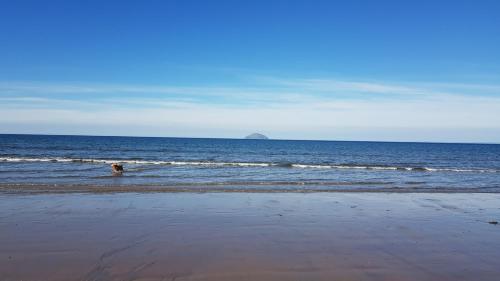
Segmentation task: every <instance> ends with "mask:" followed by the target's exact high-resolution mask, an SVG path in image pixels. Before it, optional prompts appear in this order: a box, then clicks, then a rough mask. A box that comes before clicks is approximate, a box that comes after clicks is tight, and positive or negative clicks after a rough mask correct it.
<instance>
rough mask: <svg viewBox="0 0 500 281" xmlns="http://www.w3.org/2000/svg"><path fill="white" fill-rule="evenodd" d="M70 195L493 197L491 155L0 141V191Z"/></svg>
mask: <svg viewBox="0 0 500 281" xmlns="http://www.w3.org/2000/svg"><path fill="white" fill-rule="evenodd" d="M112 163H119V164H122V165H123V167H124V172H123V174H121V175H120V174H113V173H112V171H111V167H110V165H111V164H112ZM74 185H84V186H94V187H96V188H103V189H106V188H107V187H110V186H141V187H144V188H148V187H149V186H151V187H153V186H155V187H158V186H160V187H161V186H164V187H173V188H175V187H182V188H190V187H192V188H196V189H197V190H207V191H210V190H228V191H231V190H236V189H237V190H239V191H245V190H249V191H255V190H261V191H278V192H279V191H339V190H341V191H343V190H344V191H403V192H404V191H410V192H412V191H429V192H431V191H437V192H439V191H443V192H453V191H459V192H500V145H498V144H458V143H411V142H362V141H311V140H250V139H213V138H164V137H107V136H55V135H13V134H3V135H0V186H62V187H64V186H68V187H70V186H74Z"/></svg>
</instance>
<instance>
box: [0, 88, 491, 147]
mask: <svg viewBox="0 0 500 281" xmlns="http://www.w3.org/2000/svg"><path fill="white" fill-rule="evenodd" d="M494 87H495V86H494V85H484V86H481V85H463V84H432V83H428V84H421V85H411V84H404V85H403V84H395V83H385V82H376V83H373V82H352V81H338V80H329V79H288V80H287V79H274V80H273V81H272V83H271V80H269V79H268V80H266V81H263V82H262V85H261V86H259V85H255V86H254V87H251V88H247V87H202V86H196V87H179V86H176V87H169V86H166V87H159V86H135V85H80V84H65V83H61V84H58V83H50V84H48V83H35V82H23V83H21V82H16V83H9V82H2V83H0V103H1V104H2V106H1V107H0V132H4V133H8V132H25V131H24V130H27V131H30V130H31V132H33V133H37V132H38V133H44V132H54V131H56V132H57V133H64V132H67V133H77V132H75V131H74V130H78V128H80V130H82V133H92V130H93V129H92V128H96V129H95V131H94V132H97V133H98V132H101V131H104V132H108V133H106V134H121V133H120V132H123V131H125V132H140V133H141V134H143V135H144V134H146V135H167V136H168V135H170V136H174V135H184V136H220V137H227V136H235V137H237V136H239V135H240V134H242V133H243V132H250V131H263V132H268V133H269V134H271V135H273V136H275V137H279V136H282V137H287V138H302V139H304V138H322V139H336V138H337V139H338V138H343V139H350V138H351V139H352V138H355V137H360V136H364V139H377V137H380V138H382V139H385V140H391V139H392V140H436V141H439V140H454V141H464V140H467V141H491V142H499V141H500V136H498V137H494V136H495V134H494V133H492V132H497V131H500V114H498V112H500V96H499V95H492V94H491V89H495V88H494ZM470 90H473V92H474V94H470ZM482 91H484V92H482ZM54 93H56V94H58V95H53V94H54ZM89 93H95V94H103V95H92V96H87V95H88V94H89ZM116 93H118V94H116ZM120 93H130V95H127V96H126V97H121V96H120ZM148 93H157V94H158V93H159V94H160V95H149V94H148ZM350 93H353V94H357V93H359V94H368V97H367V96H357V95H354V96H352V97H351V96H349V94H350ZM108 94H109V95H108ZM75 96H76V97H75ZM40 128H45V129H43V131H36V130H40ZM57 128H60V130H63V132H60V131H58V130H57ZM124 128H133V130H132V129H131V130H126V129H124ZM16 130H17V131H16ZM403 131H405V132H406V135H405V134H403V133H401V132H403ZM419 131H420V132H423V133H422V134H424V135H422V136H420V135H418V134H417V133H414V134H411V132H419ZM207 132H209V133H210V134H209V135H207ZM363 132H367V133H366V134H368V132H369V133H370V134H371V135H366V134H363ZM391 132H394V133H391ZM397 132H399V133H397ZM409 132H410V133H409ZM391 135H392V137H391ZM370 136H371V137H370ZM405 136H408V137H409V138H410V139H404V138H405ZM492 136H493V137H492ZM419 137H420V139H418V138H419Z"/></svg>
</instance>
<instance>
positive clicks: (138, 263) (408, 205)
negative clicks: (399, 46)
mask: <svg viewBox="0 0 500 281" xmlns="http://www.w3.org/2000/svg"><path fill="white" fill-rule="evenodd" d="M499 202H500V194H493V193H453V194H452V193H410V192H407V193H387V192H376V193H365V192H349V193H346V192H329V193H324V192H312V193H280V192H274V193H272V192H271V193H263V192H203V193H197V192H147V193H145V192H118V193H113V192H111V193H93V192H86V193H80V192H77V191H75V192H67V193H64V192H60V193H54V192H34V191H31V192H19V191H15V190H11V191H6V190H3V191H2V192H1V193H0V230H1V231H0V260H1V262H0V280H5V281H7V280H440V281H441V280H498V278H499V276H500V267H499V266H498V261H499V260H500V243H499V241H500V226H499V225H498V224H494V223H493V222H495V221H499V220H500V204H499Z"/></svg>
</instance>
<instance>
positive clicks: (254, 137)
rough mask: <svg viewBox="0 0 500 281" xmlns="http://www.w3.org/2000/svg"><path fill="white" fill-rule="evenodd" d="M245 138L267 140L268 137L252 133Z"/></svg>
mask: <svg viewBox="0 0 500 281" xmlns="http://www.w3.org/2000/svg"><path fill="white" fill-rule="evenodd" d="M245 139H250V140H268V139H269V138H268V137H266V136H264V135H263V134H259V133H253V134H250V135H248V136H246V137H245Z"/></svg>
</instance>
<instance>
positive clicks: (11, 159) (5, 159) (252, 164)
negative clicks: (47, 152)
mask: <svg viewBox="0 0 500 281" xmlns="http://www.w3.org/2000/svg"><path fill="white" fill-rule="evenodd" d="M0 161H3V162H84V163H102V164H112V163H123V164H139V165H173V166H215V167H222V166H234V167H281V165H280V164H279V163H255V162H208V161H159V160H158V161H147V160H132V159H90V158H83V159H80V158H61V157H54V158H49V157H41V158H30V157H0ZM290 167H292V168H301V169H366V170H392V171H394V170H405V171H427V172H476V173H477V172H479V173H496V172H500V170H497V169H479V168H478V169H457V168H430V167H393V166H375V165H374V166H370V165H363V166H361V165H357V166H356V165H324V164H298V163H297V164H290Z"/></svg>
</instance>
